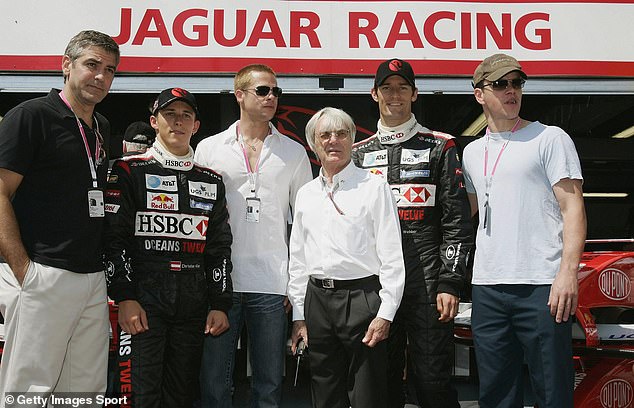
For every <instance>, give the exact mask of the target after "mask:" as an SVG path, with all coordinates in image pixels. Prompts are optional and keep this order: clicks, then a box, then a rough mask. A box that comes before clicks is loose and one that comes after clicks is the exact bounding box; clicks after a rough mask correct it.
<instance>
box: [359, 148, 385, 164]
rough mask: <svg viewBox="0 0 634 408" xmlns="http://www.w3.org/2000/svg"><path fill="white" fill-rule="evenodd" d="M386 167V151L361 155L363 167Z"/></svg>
mask: <svg viewBox="0 0 634 408" xmlns="http://www.w3.org/2000/svg"><path fill="white" fill-rule="evenodd" d="M385 165H387V150H378V151H376V152H368V153H365V154H364V155H363V167H374V166H385Z"/></svg>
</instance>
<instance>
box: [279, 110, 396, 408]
mask: <svg viewBox="0 0 634 408" xmlns="http://www.w3.org/2000/svg"><path fill="white" fill-rule="evenodd" d="M354 136H355V125H354V122H353V121H352V118H351V117H350V116H349V115H348V114H347V113H345V112H344V111H342V110H340V109H334V108H324V109H322V110H320V111H319V112H317V113H316V114H315V115H314V116H313V117H312V118H311V119H310V121H309V122H308V124H307V125H306V139H307V141H308V144H309V145H310V147H311V149H313V151H315V152H316V153H317V156H318V157H319V160H320V161H321V163H322V169H321V172H320V175H319V177H317V178H316V179H315V180H313V181H311V182H310V183H308V184H306V185H305V186H304V187H303V188H302V189H300V191H299V193H298V195H297V203H296V212H295V220H294V222H293V230H292V233H291V261H290V267H289V273H290V281H289V285H288V295H289V298H290V300H291V303H292V305H293V320H294V323H293V333H292V344H293V346H292V348H293V352H295V350H296V346H297V342H298V341H299V339H300V338H301V339H303V340H304V342H305V343H306V345H307V346H308V347H309V350H310V358H309V360H310V370H311V385H312V398H313V406H314V407H317V408H347V407H350V406H352V407H355V408H356V407H363V408H367V407H370V408H372V407H377V408H379V407H380V408H384V407H386V406H387V345H386V342H384V341H383V340H385V339H386V338H387V336H388V334H389V330H390V323H391V321H392V319H394V315H395V314H396V310H397V309H398V306H399V304H400V302H401V297H402V296H403V287H404V284H405V265H404V262H403V253H402V251H401V235H400V228H399V220H398V214H397V210H396V203H395V201H394V198H393V196H392V192H391V190H390V186H389V185H388V184H387V183H386V182H385V181H384V180H383V179H382V178H380V177H375V176H374V175H371V173H370V172H369V171H367V170H363V169H359V168H357V167H356V166H355V165H354V163H352V161H351V152H352V142H353V140H354ZM309 338H310V342H309Z"/></svg>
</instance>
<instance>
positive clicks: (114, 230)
mask: <svg viewBox="0 0 634 408" xmlns="http://www.w3.org/2000/svg"><path fill="white" fill-rule="evenodd" d="M190 153H191V151H190ZM105 206H106V237H105V242H106V264H107V265H106V271H107V281H108V295H109V296H110V297H111V298H112V299H113V300H114V301H115V302H117V303H120V302H122V301H124V300H137V301H138V302H139V303H140V305H141V306H142V307H143V309H144V310H145V312H146V314H147V320H148V326H149V330H147V331H145V332H142V333H139V334H136V335H134V336H131V335H129V334H128V333H125V332H123V331H122V330H121V329H119V330H118V335H119V349H118V355H119V356H118V358H119V361H118V372H119V375H118V382H119V384H118V385H116V386H115V387H116V390H115V393H116V394H120V395H121V396H124V395H125V396H128V397H130V396H131V398H128V402H130V400H131V401H132V405H133V406H135V407H137V408H139V407H178V408H182V407H188V406H191V405H192V399H193V398H194V393H195V391H196V389H197V386H198V375H199V370H200V361H201V355H202V345H203V340H204V327H205V321H206V316H207V312H208V310H221V311H224V312H226V311H227V310H229V308H230V307H231V298H232V291H233V288H232V284H231V275H230V272H231V268H232V265H231V242H232V236H231V229H230V227H229V223H228V218H229V215H228V212H227V208H226V201H225V187H224V184H223V182H222V177H221V176H220V175H218V174H216V173H215V172H213V171H211V170H209V169H207V168H203V167H200V166H198V165H196V164H194V163H193V156H191V154H190V155H189V157H187V158H185V159H183V158H176V157H174V156H171V155H169V153H167V152H166V151H165V150H163V148H162V146H161V145H160V144H159V143H158V142H157V143H155V144H154V146H153V147H151V148H150V149H148V151H147V152H146V153H144V154H141V155H137V156H130V157H125V158H124V159H122V160H119V161H117V162H115V163H114V166H113V168H112V172H111V174H110V176H109V178H108V189H107V190H106V194H105Z"/></svg>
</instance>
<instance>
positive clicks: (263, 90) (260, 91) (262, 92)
mask: <svg viewBox="0 0 634 408" xmlns="http://www.w3.org/2000/svg"><path fill="white" fill-rule="evenodd" d="M245 91H255V94H256V95H257V96H267V95H268V94H269V92H272V93H273V96H275V97H276V98H279V97H280V96H282V88H280V87H279V86H274V87H270V86H268V85H260V86H256V87H255V88H253V89H245Z"/></svg>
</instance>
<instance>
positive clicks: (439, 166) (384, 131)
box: [352, 59, 473, 408]
mask: <svg viewBox="0 0 634 408" xmlns="http://www.w3.org/2000/svg"><path fill="white" fill-rule="evenodd" d="M371 92H372V97H373V98H374V100H375V101H376V102H378V104H379V113H380V120H379V122H378V125H377V126H378V132H377V133H376V134H375V135H374V136H371V137H370V138H368V139H366V140H364V141H361V142H359V143H357V144H356V145H355V147H354V149H353V152H352V159H353V161H354V162H355V164H356V165H357V166H358V167H363V168H366V169H370V171H371V172H373V173H375V174H377V175H379V176H381V177H384V178H385V179H386V180H387V182H388V183H389V184H390V185H391V187H392V193H393V194H394V198H395V199H396V202H397V206H398V214H399V218H400V220H401V234H402V245H403V255H404V258H405V293H404V294H403V300H402V301H401V305H400V307H399V310H398V312H397V313H396V317H395V318H394V321H393V322H392V326H391V328H390V336H389V338H388V353H389V360H388V393H389V395H388V401H390V407H403V406H404V404H405V395H404V393H403V381H402V379H403V372H404V368H405V349H406V344H407V360H408V364H407V366H408V373H407V381H408V383H410V384H409V385H408V389H412V388H413V389H415V392H416V398H417V400H418V404H419V405H420V406H421V407H424V408H426V407H439V408H440V407H442V408H454V407H459V403H458V399H457V395H456V392H455V390H454V389H453V387H452V386H451V384H450V376H451V373H452V368H453V364H452V363H453V355H454V343H453V318H454V317H455V315H456V314H457V310H458V302H459V295H460V292H461V289H462V288H463V285H464V283H465V270H466V260H467V257H468V254H469V252H470V250H471V248H472V245H473V227H472V224H471V217H470V209H469V202H468V200H467V193H466V191H465V188H464V185H463V178H462V170H461V165H460V160H459V158H458V151H457V147H456V143H455V141H454V138H453V137H451V136H449V135H447V134H444V133H439V132H433V131H431V130H429V129H426V128H424V127H423V126H421V125H420V124H419V123H417V122H416V119H415V117H414V115H413V114H412V103H413V102H414V101H415V100H416V98H417V96H418V90H417V88H416V86H415V79H414V72H413V70H412V67H411V66H410V64H409V63H407V62H405V61H402V60H398V59H393V60H388V61H385V62H383V63H382V64H381V65H380V66H379V68H378V70H377V73H376V77H375V82H374V88H373V89H372V91H371ZM412 382H413V384H411V383H412Z"/></svg>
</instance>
